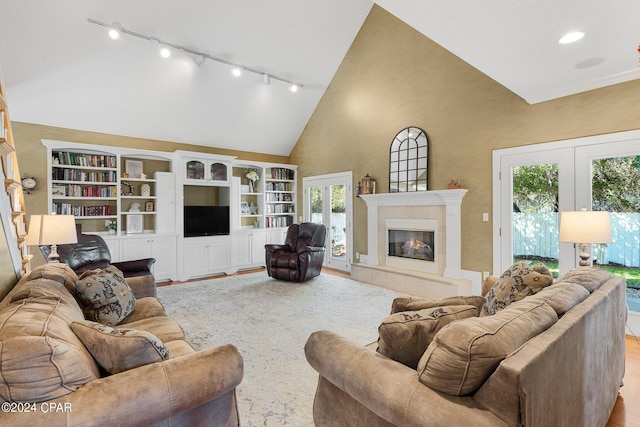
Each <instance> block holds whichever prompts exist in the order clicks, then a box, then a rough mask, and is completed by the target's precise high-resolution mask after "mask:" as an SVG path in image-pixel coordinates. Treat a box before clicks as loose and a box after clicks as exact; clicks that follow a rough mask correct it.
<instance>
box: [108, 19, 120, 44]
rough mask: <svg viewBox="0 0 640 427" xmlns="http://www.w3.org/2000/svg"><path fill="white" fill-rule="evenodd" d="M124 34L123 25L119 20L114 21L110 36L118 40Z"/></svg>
mask: <svg viewBox="0 0 640 427" xmlns="http://www.w3.org/2000/svg"><path fill="white" fill-rule="evenodd" d="M121 35H122V25H120V23H119V22H117V21H116V22H114V23H113V24H111V29H110V30H109V37H111V38H112V39H114V40H116V39H119V38H120V36H121Z"/></svg>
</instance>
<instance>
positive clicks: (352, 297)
mask: <svg viewBox="0 0 640 427" xmlns="http://www.w3.org/2000/svg"><path fill="white" fill-rule="evenodd" d="M397 295H399V294H398V293H397V292H394V291H391V290H388V289H384V288H380V287H376V286H372V285H367V284H363V283H359V282H356V281H354V280H351V279H348V278H343V277H339V276H335V275H331V274H325V273H323V274H321V275H320V276H318V277H316V278H314V279H312V280H310V281H308V282H306V283H291V282H284V281H280V280H275V279H272V278H270V277H268V276H267V273H266V272H264V271H262V272H257V273H250V274H241V275H234V276H229V277H224V278H217V279H211V280H206V281H197V282H189V283H183V284H176V285H171V286H163V287H159V288H158V298H159V299H160V301H161V302H162V304H164V306H165V308H166V310H167V313H168V314H169V315H170V316H171V317H173V318H174V319H175V320H176V321H178V322H179V323H180V325H181V326H182V327H183V329H184V330H185V333H186V334H187V337H188V338H189V341H190V342H191V343H192V345H193V346H194V347H195V348H196V349H198V350H200V349H205V348H211V347H216V346H219V345H222V344H226V343H232V344H234V345H236V346H237V347H238V349H239V350H240V353H241V354H242V357H243V359H244V378H243V380H242V383H241V384H240V386H239V387H238V390H237V396H238V410H239V413H240V422H241V424H242V425H243V426H249V427H253V426H291V427H305V426H313V413H312V406H313V396H314V393H315V389H316V383H317V380H318V375H317V373H316V372H315V371H314V370H313V369H312V368H311V367H310V366H309V365H308V364H307V361H306V359H305V356H304V344H305V342H306V341H307V338H308V337H309V335H310V334H311V333H312V332H314V331H317V330H321V329H327V330H330V331H333V332H336V333H338V334H340V335H342V336H344V337H347V338H349V339H350V340H352V341H354V342H356V343H358V344H361V345H366V344H368V343H371V342H373V341H375V340H376V339H377V337H378V331H377V328H378V325H379V324H380V321H381V320H382V319H383V318H384V317H385V316H387V315H388V314H389V312H390V309H391V302H392V300H393V298H394V297H395V296H397Z"/></svg>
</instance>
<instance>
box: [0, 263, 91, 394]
mask: <svg viewBox="0 0 640 427" xmlns="http://www.w3.org/2000/svg"><path fill="white" fill-rule="evenodd" d="M65 268H66V269H68V270H69V271H60V269H63V270H64V269H65ZM73 276H75V274H73V272H72V271H71V270H70V269H69V268H68V267H67V266H65V265H64V264H58V265H56V266H53V265H52V264H45V265H43V266H39V267H36V268H35V269H34V270H32V272H31V273H30V274H27V275H25V276H24V277H23V278H22V279H21V280H20V282H18V284H17V285H16V286H15V288H14V290H13V291H12V294H11V295H12V297H11V298H13V299H14V300H15V301H14V302H12V303H10V304H7V305H5V306H3V308H2V309H1V310H0V395H1V396H2V397H3V398H4V399H5V400H8V401H22V402H42V401H45V400H50V399H55V398H58V397H61V396H64V395H66V394H68V393H71V392H72V391H74V390H76V389H77V388H79V387H80V386H82V385H84V384H86V383H88V382H90V381H92V380H95V379H97V378H99V376H100V372H99V369H98V366H97V365H96V363H95V361H94V360H93V358H92V357H91V355H90V354H89V352H88V351H87V350H86V349H85V348H84V346H83V345H82V342H81V341H80V340H79V339H78V337H76V335H75V334H74V333H73V331H72V330H71V329H70V327H69V324H70V323H71V322H72V321H76V320H78V321H79V320H83V319H84V316H83V314H82V310H81V309H80V307H79V306H78V304H77V302H76V300H75V298H74V297H73V296H72V295H71V294H70V293H69V291H68V290H67V289H66V287H65V283H66V282H67V279H68V278H73ZM19 295H20V296H22V297H18V296H19ZM7 298H10V297H7Z"/></svg>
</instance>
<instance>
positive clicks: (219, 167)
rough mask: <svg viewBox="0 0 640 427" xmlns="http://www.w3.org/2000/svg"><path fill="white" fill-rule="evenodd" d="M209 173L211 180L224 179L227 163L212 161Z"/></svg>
mask: <svg viewBox="0 0 640 427" xmlns="http://www.w3.org/2000/svg"><path fill="white" fill-rule="evenodd" d="M210 173H211V180H212V181H226V180H227V165H225V164H224V163H212V164H211V169H210Z"/></svg>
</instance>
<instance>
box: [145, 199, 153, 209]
mask: <svg viewBox="0 0 640 427" xmlns="http://www.w3.org/2000/svg"><path fill="white" fill-rule="evenodd" d="M144 210H145V212H153V202H152V201H148V202H145V204H144Z"/></svg>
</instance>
